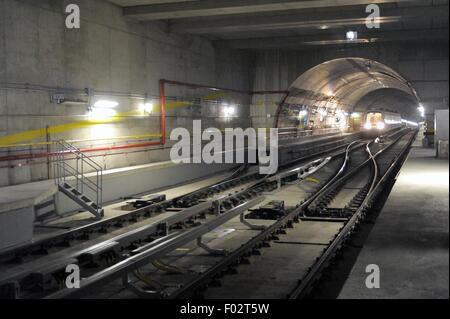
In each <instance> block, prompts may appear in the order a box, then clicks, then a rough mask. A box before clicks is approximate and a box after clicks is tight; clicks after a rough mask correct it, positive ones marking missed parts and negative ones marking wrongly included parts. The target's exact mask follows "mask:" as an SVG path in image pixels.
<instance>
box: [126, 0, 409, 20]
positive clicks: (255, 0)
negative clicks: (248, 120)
mask: <svg viewBox="0 0 450 319" xmlns="http://www.w3.org/2000/svg"><path fill="white" fill-rule="evenodd" d="M412 1H413V0H309V1H305V0H203V1H193V2H181V3H166V4H154V5H141V6H132V7H125V8H124V9H123V13H124V15H125V16H131V17H135V18H137V19H141V20H164V19H180V18H189V17H201V16H217V15H226V14H245V13H257V12H274V11H287V10H298V9H307V8H326V7H336V8H337V7H342V6H349V5H358V4H370V3H390V2H412Z"/></svg>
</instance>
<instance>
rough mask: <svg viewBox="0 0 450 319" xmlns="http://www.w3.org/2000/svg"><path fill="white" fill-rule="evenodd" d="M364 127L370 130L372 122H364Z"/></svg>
mask: <svg viewBox="0 0 450 319" xmlns="http://www.w3.org/2000/svg"><path fill="white" fill-rule="evenodd" d="M364 128H365V129H366V130H370V129H371V128H372V124H370V123H369V122H367V123H366V124H364Z"/></svg>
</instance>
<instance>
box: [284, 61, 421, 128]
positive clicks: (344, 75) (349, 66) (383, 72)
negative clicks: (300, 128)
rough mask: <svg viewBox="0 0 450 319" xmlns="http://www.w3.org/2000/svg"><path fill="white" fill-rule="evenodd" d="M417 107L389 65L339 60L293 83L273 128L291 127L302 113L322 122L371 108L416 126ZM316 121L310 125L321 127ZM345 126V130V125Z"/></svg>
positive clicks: (417, 102) (415, 99)
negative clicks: (338, 113)
mask: <svg viewBox="0 0 450 319" xmlns="http://www.w3.org/2000/svg"><path fill="white" fill-rule="evenodd" d="M419 105H420V98H419V96H418V95H417V93H416V91H415V90H414V88H413V87H412V86H411V84H410V83H409V82H408V81H407V80H406V79H404V78H403V77H402V76H400V75H399V74H398V73H397V72H395V71H394V70H392V69H391V68H389V67H388V66H386V65H383V64H381V63H379V62H376V61H372V60H369V59H362V58H339V59H335V60H331V61H327V62H324V63H321V64H319V65H317V66H315V67H313V68H311V69H309V70H307V71H306V72H305V73H303V74H302V75H301V76H299V77H298V78H297V79H296V80H295V81H294V83H292V85H291V86H290V88H289V94H288V96H287V97H286V98H285V100H284V101H283V103H282V104H280V107H279V109H278V111H277V114H278V117H277V118H276V125H277V127H279V128H283V127H290V126H292V125H294V124H295V123H294V122H295V121H296V120H298V117H301V116H302V114H304V115H305V116H304V118H305V119H306V118H307V116H306V115H307V114H309V113H313V115H316V114H317V115H318V116H319V117H321V118H322V121H321V122H323V121H324V118H326V117H332V116H333V115H334V116H336V113H337V112H338V111H340V112H345V113H346V114H347V116H346V117H347V118H348V114H350V115H351V114H357V113H358V112H359V113H363V112H365V111H368V110H371V109H375V110H377V109H378V110H383V109H385V110H392V111H395V112H398V113H400V115H401V116H402V118H404V119H405V120H408V121H414V122H416V123H417V122H419V121H420V114H419V112H418V107H419ZM347 118H344V121H347ZM350 118H351V116H350ZM315 120H316V119H315V118H313V119H312V120H311V125H312V126H316V127H320V123H319V124H318V125H317V124H314V123H315V122H316V121H315ZM325 120H326V119H325ZM319 122H320V120H319ZM325 122H326V121H325ZM333 124H334V126H336V123H332V122H331V123H323V124H322V125H324V126H333ZM344 125H345V128H346V127H347V125H348V123H344Z"/></svg>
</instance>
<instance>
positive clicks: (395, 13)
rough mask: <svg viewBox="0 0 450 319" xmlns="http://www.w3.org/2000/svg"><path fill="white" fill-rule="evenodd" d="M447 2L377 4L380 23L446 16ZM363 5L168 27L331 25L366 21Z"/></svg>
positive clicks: (195, 30)
mask: <svg viewBox="0 0 450 319" xmlns="http://www.w3.org/2000/svg"><path fill="white" fill-rule="evenodd" d="M448 10H449V6H448V5H443V6H432V7H424V6H417V7H401V8H383V7H381V17H380V23H381V24H383V23H389V22H396V21H400V20H409V19H415V18H422V19H423V18H434V17H445V16H446V17H447V19H448ZM366 17H367V13H366V12H365V6H358V7H356V8H355V7H353V6H352V7H351V8H349V10H339V11H336V10H329V9H323V10H320V11H311V10H308V11H307V12H305V11H303V12H299V13H295V14H292V13H291V14H277V15H273V14H272V15H264V16H261V15H259V16H255V15H253V16H244V17H242V16H237V17H220V18H204V19H203V20H199V19H196V20H186V19H185V20H182V21H179V20H175V21H173V22H171V23H170V30H171V31H172V32H177V33H189V34H218V33H233V32H246V31H266V30H288V29H301V28H309V29H311V28H312V29H332V28H333V27H336V26H349V25H355V24H359V25H362V24H364V23H365V22H366Z"/></svg>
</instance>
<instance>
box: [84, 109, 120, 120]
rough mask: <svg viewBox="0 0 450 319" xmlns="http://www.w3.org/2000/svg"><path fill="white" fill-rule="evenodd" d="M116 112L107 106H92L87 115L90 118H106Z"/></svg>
mask: <svg viewBox="0 0 450 319" xmlns="http://www.w3.org/2000/svg"><path fill="white" fill-rule="evenodd" d="M116 114H117V112H116V111H115V110H113V109H108V108H93V109H92V110H91V111H90V112H89V114H88V116H89V119H90V120H97V121H98V120H107V119H109V118H111V117H113V116H115V115H116Z"/></svg>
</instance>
